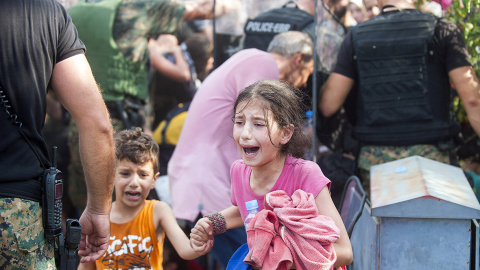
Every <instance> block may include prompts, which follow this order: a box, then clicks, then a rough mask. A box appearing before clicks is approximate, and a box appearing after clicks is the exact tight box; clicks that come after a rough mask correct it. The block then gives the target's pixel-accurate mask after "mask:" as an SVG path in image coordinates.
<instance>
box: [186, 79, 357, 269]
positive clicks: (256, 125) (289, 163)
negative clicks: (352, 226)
mask: <svg viewBox="0 0 480 270" xmlns="http://www.w3.org/2000/svg"><path fill="white" fill-rule="evenodd" d="M301 104H302V103H301V97H300V96H299V95H298V90H297V89H296V88H295V87H293V86H291V85H289V84H285V83H282V82H279V81H273V80H261V81H258V82H256V83H254V84H252V85H250V86H248V87H247V88H245V90H244V91H242V92H241V93H240V94H239V96H238V97H237V100H236V102H235V104H234V117H233V120H234V128H233V138H234V140H235V142H236V144H237V146H238V149H239V150H240V153H241V155H242V160H237V161H236V162H235V163H233V165H232V167H231V171H230V173H231V179H232V188H231V201H232V206H230V207H229V208H227V209H225V210H223V211H220V212H218V213H214V214H211V215H208V216H207V217H205V218H202V219H200V220H199V221H198V222H197V224H196V226H195V228H194V229H192V232H191V234H190V241H191V242H192V244H194V248H197V246H196V245H198V247H199V248H203V245H204V243H205V241H206V240H207V239H213V235H217V234H220V233H223V232H224V231H225V230H227V229H231V228H237V227H240V226H244V220H245V218H246V216H247V214H248V212H247V209H246V206H245V202H248V201H251V200H257V203H258V206H259V209H258V210H259V211H261V210H262V209H263V208H264V207H263V206H264V197H265V194H267V193H269V192H272V191H276V190H283V191H285V193H286V194H287V195H288V196H292V194H293V193H294V192H295V191H296V190H298V189H300V190H303V191H305V192H308V193H311V194H312V195H313V196H314V198H315V205H316V207H317V209H318V214H319V215H323V216H327V217H329V218H331V220H333V222H334V223H335V225H336V226H337V227H338V228H339V229H340V238H339V239H338V240H337V241H336V242H334V243H333V248H334V250H335V253H336V261H335V263H334V266H335V267H340V266H346V265H349V264H350V263H351V262H352V259H353V253H352V247H351V244H350V240H349V237H348V234H347V231H346V229H345V226H344V224H343V222H342V219H341V217H340V214H339V213H338V211H337V209H336V207H335V205H334V204H333V201H332V199H331V197H330V192H329V187H330V180H328V179H327V178H326V177H325V176H324V175H323V173H322V171H321V170H320V168H319V167H318V165H317V164H316V163H314V162H312V161H308V160H303V159H301V157H303V155H304V153H305V146H306V145H308V139H307V137H306V136H305V135H304V134H303V132H302V129H301V126H302V123H303V118H302V116H303V110H302V106H301ZM249 245H250V243H249Z"/></svg>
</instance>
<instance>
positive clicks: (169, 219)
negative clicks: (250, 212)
mask: <svg viewBox="0 0 480 270" xmlns="http://www.w3.org/2000/svg"><path fill="white" fill-rule="evenodd" d="M115 147H116V150H115V151H116V159H117V167H116V172H115V179H114V187H115V202H113V204H112V209H111V211H110V229H111V233H110V241H109V244H108V245H109V246H108V250H107V253H106V254H105V256H104V257H102V258H100V259H98V260H97V261H95V262H92V263H85V264H84V263H82V264H80V265H79V268H78V269H163V268H162V257H163V241H164V238H165V234H166V235H167V237H168V239H169V240H170V241H171V243H172V244H173V246H174V248H175V250H176V251H177V253H178V254H179V255H180V257H182V258H183V259H185V260H191V259H194V258H196V257H199V256H201V255H203V254H205V253H207V252H208V251H209V250H210V249H211V247H212V245H213V243H212V242H211V241H209V242H207V243H205V245H204V248H205V249H204V250H202V251H198V252H195V251H194V250H193V249H192V247H191V245H190V241H189V239H188V238H187V236H186V235H185V233H184V232H183V231H182V229H181V228H180V226H179V225H178V223H177V220H176V219H175V216H174V215H173V212H172V210H171V208H170V207H169V206H168V204H166V203H165V202H161V201H156V200H147V199H146V198H147V196H148V194H149V192H150V190H151V189H153V188H154V186H155V179H156V178H157V176H158V175H159V173H158V170H159V164H158V151H159V149H158V145H157V144H156V143H155V141H154V140H153V138H152V137H151V136H149V135H147V134H145V133H142V131H141V129H140V128H137V129H135V130H124V131H121V132H119V133H118V134H117V135H116V136H115ZM197 250H198V249H197Z"/></svg>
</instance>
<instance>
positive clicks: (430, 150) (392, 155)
mask: <svg viewBox="0 0 480 270" xmlns="http://www.w3.org/2000/svg"><path fill="white" fill-rule="evenodd" d="M411 156H421V157H424V158H429V159H433V160H436V161H439V162H443V163H447V164H450V153H449V152H448V151H440V150H439V149H438V148H437V147H436V146H435V145H431V144H417V145H411V146H377V145H366V146H362V148H361V149H360V154H359V157H358V172H359V177H360V179H362V186H363V188H364V189H365V192H366V193H367V197H368V198H370V167H371V166H373V165H378V164H382V163H385V162H390V161H394V160H397V159H402V158H406V157H411Z"/></svg>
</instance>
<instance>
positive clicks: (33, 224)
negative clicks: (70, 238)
mask: <svg viewBox="0 0 480 270" xmlns="http://www.w3.org/2000/svg"><path fill="white" fill-rule="evenodd" d="M0 233H1V237H0V269H19V270H20V269H56V267H55V257H54V256H55V255H54V241H53V239H45V238H44V235H43V221H42V208H41V207H40V203H38V202H34V201H30V200H24V199H19V198H0Z"/></svg>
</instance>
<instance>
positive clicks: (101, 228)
mask: <svg viewBox="0 0 480 270" xmlns="http://www.w3.org/2000/svg"><path fill="white" fill-rule="evenodd" d="M79 222H80V226H81V227H82V237H81V239H80V244H79V245H78V255H80V256H82V259H81V262H82V263H87V262H93V261H95V260H97V259H99V258H100V257H102V256H103V255H104V254H105V252H106V251H107V247H108V241H109V240H110V215H109V214H99V213H92V210H90V209H88V208H87V209H85V211H84V212H83V214H82V216H81V217H80V220H79Z"/></svg>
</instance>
